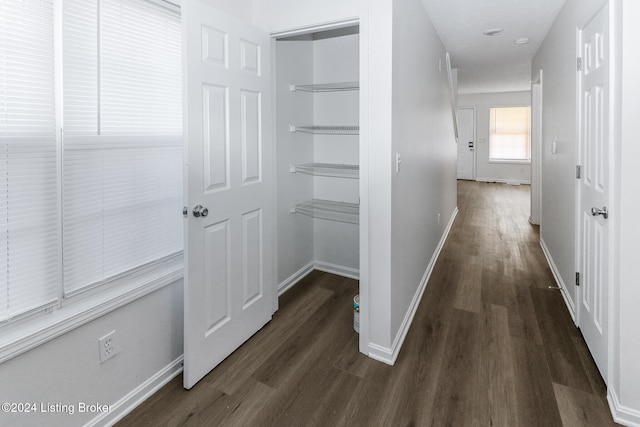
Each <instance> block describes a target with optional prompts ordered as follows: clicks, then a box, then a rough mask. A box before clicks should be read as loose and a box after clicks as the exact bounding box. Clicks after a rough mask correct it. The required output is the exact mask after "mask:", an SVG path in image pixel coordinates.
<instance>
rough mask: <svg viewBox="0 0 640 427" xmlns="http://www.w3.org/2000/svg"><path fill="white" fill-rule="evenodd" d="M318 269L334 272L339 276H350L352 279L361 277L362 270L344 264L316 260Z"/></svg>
mask: <svg viewBox="0 0 640 427" xmlns="http://www.w3.org/2000/svg"><path fill="white" fill-rule="evenodd" d="M313 264H314V268H315V269H316V270H320V271H324V272H325V273H333V274H337V275H338V276H344V277H349V278H350V279H355V280H358V279H360V270H358V269H357V268H351V267H345V266H342V265H337V264H331V263H328V262H322V261H316V262H314V263H313Z"/></svg>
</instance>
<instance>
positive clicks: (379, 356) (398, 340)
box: [369, 207, 458, 365]
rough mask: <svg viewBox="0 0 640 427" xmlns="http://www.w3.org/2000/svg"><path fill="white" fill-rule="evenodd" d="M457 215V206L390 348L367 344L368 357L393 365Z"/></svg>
mask: <svg viewBox="0 0 640 427" xmlns="http://www.w3.org/2000/svg"><path fill="white" fill-rule="evenodd" d="M457 215H458V208H457V207H456V209H455V210H454V211H453V214H452V215H451V218H450V219H449V223H448V224H447V228H446V229H445V230H444V233H442V237H441V238H440V242H438V246H437V247H436V250H435V251H434V252H433V255H432V256H431V260H430V261H429V265H427V268H426V270H425V272H424V274H423V275H422V280H420V284H419V285H418V289H417V290H416V293H415V294H414V295H413V299H412V300H411V304H409V309H408V310H407V313H406V314H405V316H404V319H403V321H402V325H400V328H399V329H398V332H397V333H396V337H395V339H394V340H393V344H392V345H391V348H386V347H383V346H380V345H378V344H373V343H370V344H369V357H371V358H372V359H375V360H377V361H380V362H383V363H386V364H387V365H393V364H395V363H396V360H397V359H398V355H399V354H400V349H401V348H402V344H403V343H404V339H405V338H406V337H407V333H408V332H409V328H410V327H411V323H412V322H413V318H414V316H415V315H416V311H417V310H418V306H419V305H420V301H421V300H422V295H423V294H424V290H425V289H426V288H427V283H429V277H431V273H432V272H433V268H434V267H435V265H436V261H437V260H438V257H439V256H440V251H442V247H443V246H444V243H445V241H446V240H447V237H448V236H449V232H450V231H451V227H452V226H453V221H455V219H456V216H457Z"/></svg>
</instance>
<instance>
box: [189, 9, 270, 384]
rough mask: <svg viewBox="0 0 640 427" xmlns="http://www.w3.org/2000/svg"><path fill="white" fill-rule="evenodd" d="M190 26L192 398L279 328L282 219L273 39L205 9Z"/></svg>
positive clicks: (193, 11)
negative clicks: (277, 260)
mask: <svg viewBox="0 0 640 427" xmlns="http://www.w3.org/2000/svg"><path fill="white" fill-rule="evenodd" d="M182 23H183V38H184V39H183V49H184V73H185V74H184V82H185V87H184V93H185V100H184V106H185V111H184V114H185V118H184V119H185V159H186V160H185V206H186V207H187V214H186V216H185V224H186V229H185V238H186V241H185V295H184V298H185V301H184V340H185V343H184V344H185V345H184V387H185V388H191V387H192V386H193V385H194V384H195V383H196V382H198V381H199V380H200V379H201V378H202V377H203V376H204V375H206V374H207V373H208V372H209V371H210V370H211V369H213V368H214V367H215V366H216V365H218V364H219V363H220V362H221V361H222V360H223V359H224V358H226V357H227V356H228V355H229V354H230V353H231V352H233V351H234V350H235V349H236V348H238V347H239V346H240V345H241V344H242V343H243V342H244V341H246V340H247V339H248V338H249V337H251V335H253V334H254V333H255V332H256V331H258V330H259V329H260V328H261V327H262V326H263V325H264V324H265V323H267V322H268V321H269V320H270V319H271V315H272V312H273V308H274V304H273V301H274V298H276V297H275V287H274V285H273V283H274V275H273V268H274V260H273V244H274V239H275V236H274V229H275V219H274V218H275V216H274V212H273V207H272V205H273V203H274V202H273V199H274V194H273V176H272V175H273V173H272V161H273V158H272V156H273V151H272V146H273V144H272V142H271V138H270V123H271V117H270V115H269V110H270V89H269V88H270V84H271V80H270V49H269V45H270V38H269V36H268V34H266V33H264V32H262V31H258V30H256V29H255V28H253V27H251V26H250V25H248V24H246V23H244V22H242V21H239V20H237V19H235V18H233V17H230V16H227V15H225V14H223V13H221V12H219V11H217V10H215V9H213V8H212V7H210V6H207V5H206V4H204V3H202V2H201V1H200V0H186V1H183V2H182ZM198 206H200V207H201V208H198Z"/></svg>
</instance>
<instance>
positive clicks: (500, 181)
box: [476, 178, 531, 185]
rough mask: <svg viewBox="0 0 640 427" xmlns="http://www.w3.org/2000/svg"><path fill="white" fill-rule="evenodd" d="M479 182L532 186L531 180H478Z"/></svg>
mask: <svg viewBox="0 0 640 427" xmlns="http://www.w3.org/2000/svg"><path fill="white" fill-rule="evenodd" d="M476 181H478V182H498V183H501V184H509V185H520V184H527V185H529V184H531V180H529V179H504V178H476Z"/></svg>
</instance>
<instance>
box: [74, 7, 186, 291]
mask: <svg viewBox="0 0 640 427" xmlns="http://www.w3.org/2000/svg"><path fill="white" fill-rule="evenodd" d="M180 31H181V28H180V17H179V15H177V14H175V13H174V12H172V11H170V10H168V9H164V8H162V7H159V6H157V5H153V4H152V3H149V2H147V1H144V0H65V2H64V10H63V46H64V57H63V76H64V86H63V88H64V143H63V144H64V145H63V147H64V148H63V230H64V233H63V248H64V291H65V295H73V294H75V293H78V292H80V291H82V290H85V289H88V288H91V287H94V286H96V285H99V284H103V283H105V282H109V281H110V280H112V279H115V278H118V277H121V276H122V275H124V274H127V273H130V272H133V271H138V270H140V269H153V268H154V266H158V265H160V264H162V262H163V261H165V260H168V259H171V258H172V257H175V256H176V254H178V253H180V251H181V250H182V246H183V243H182V213H181V207H182V160H181V159H182V117H181V112H182V101H181V99H182V98H181V76H180V73H181V40H180Z"/></svg>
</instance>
